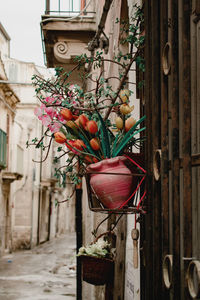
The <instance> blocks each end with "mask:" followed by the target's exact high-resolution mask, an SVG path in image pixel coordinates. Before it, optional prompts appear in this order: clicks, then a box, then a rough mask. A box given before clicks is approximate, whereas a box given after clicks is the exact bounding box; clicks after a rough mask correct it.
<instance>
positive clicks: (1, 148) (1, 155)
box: [0, 129, 7, 168]
mask: <svg viewBox="0 0 200 300" xmlns="http://www.w3.org/2000/svg"><path fill="white" fill-rule="evenodd" d="M6 152H7V135H6V133H5V132H4V131H3V130H1V129H0V168H2V167H3V168H5V167H6V157H7V156H6Z"/></svg>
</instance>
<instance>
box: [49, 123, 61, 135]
mask: <svg viewBox="0 0 200 300" xmlns="http://www.w3.org/2000/svg"><path fill="white" fill-rule="evenodd" d="M61 126H62V125H61V124H60V123H57V122H55V123H53V124H50V125H48V128H49V129H50V130H51V132H52V133H55V132H58V131H59V130H60V127H61Z"/></svg>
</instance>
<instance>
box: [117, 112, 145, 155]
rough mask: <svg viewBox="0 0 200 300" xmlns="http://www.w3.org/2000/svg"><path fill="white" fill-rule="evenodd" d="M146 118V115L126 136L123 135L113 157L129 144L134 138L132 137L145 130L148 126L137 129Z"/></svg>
mask: <svg viewBox="0 0 200 300" xmlns="http://www.w3.org/2000/svg"><path fill="white" fill-rule="evenodd" d="M145 118H146V116H143V117H142V118H141V119H140V120H138V121H137V122H136V123H135V125H134V126H133V127H132V128H131V129H130V130H129V131H128V132H127V133H126V134H125V136H124V137H123V139H122V141H121V142H120V144H119V145H118V147H117V149H116V152H115V153H113V157H115V156H117V155H118V154H119V153H120V152H121V151H122V150H123V148H124V147H125V146H126V145H127V143H128V142H129V141H130V140H131V139H132V137H133V136H134V135H136V134H137V133H139V132H141V131H143V130H144V129H145V128H146V127H143V128H142V129H139V130H137V131H135V130H136V128H137V126H138V125H139V124H140V123H142V122H143V121H144V119H145Z"/></svg>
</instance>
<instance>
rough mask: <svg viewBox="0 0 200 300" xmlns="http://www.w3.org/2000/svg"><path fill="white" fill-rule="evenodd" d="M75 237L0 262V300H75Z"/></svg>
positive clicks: (16, 253) (54, 241)
mask: <svg viewBox="0 0 200 300" xmlns="http://www.w3.org/2000/svg"><path fill="white" fill-rule="evenodd" d="M75 253H76V250H75V234H74V233H73V234H72V233H70V234H67V235H62V236H60V237H58V238H56V239H54V240H52V241H50V242H47V243H45V244H42V245H40V246H38V247H35V248H33V249H32V250H26V251H18V252H15V253H12V254H7V255H5V256H3V257H2V258H1V259H0V300H25V299H26V300H27V299H29V300H51V299H52V300H75V299H76V270H75V264H76V258H75Z"/></svg>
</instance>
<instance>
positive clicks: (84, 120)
mask: <svg viewBox="0 0 200 300" xmlns="http://www.w3.org/2000/svg"><path fill="white" fill-rule="evenodd" d="M88 121H89V120H88V118H87V117H86V115H84V114H82V115H80V116H79V123H80V124H81V125H82V126H83V127H85V125H86V123H87V122H88Z"/></svg>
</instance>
